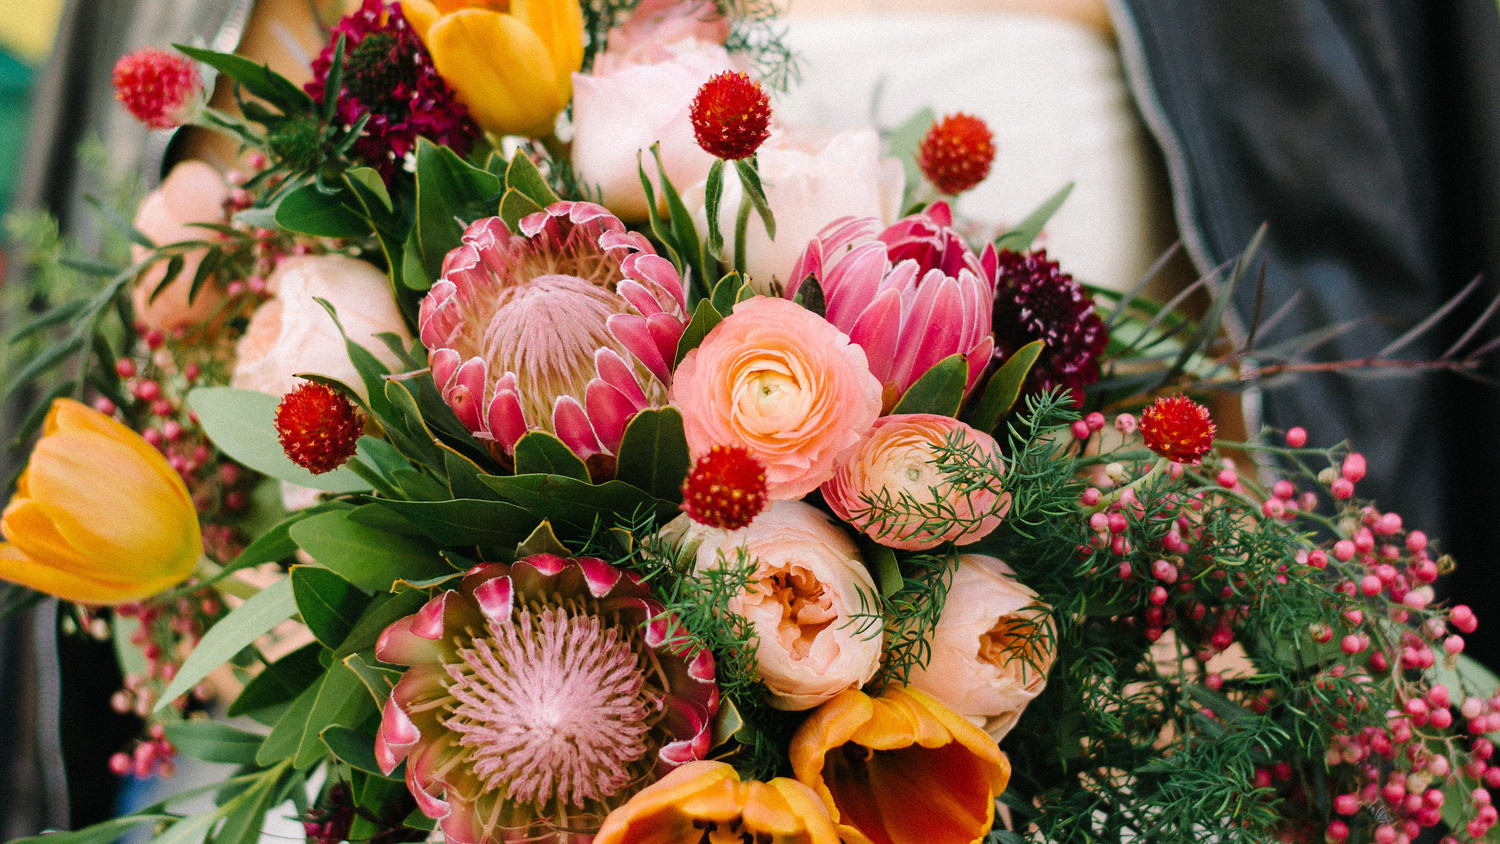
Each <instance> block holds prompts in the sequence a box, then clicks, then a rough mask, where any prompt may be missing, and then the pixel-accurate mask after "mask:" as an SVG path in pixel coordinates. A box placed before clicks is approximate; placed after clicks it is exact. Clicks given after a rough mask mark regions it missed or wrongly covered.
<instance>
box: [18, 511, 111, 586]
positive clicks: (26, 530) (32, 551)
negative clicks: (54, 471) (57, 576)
mask: <svg viewBox="0 0 1500 844" xmlns="http://www.w3.org/2000/svg"><path fill="white" fill-rule="evenodd" d="M0 529H3V531H4V534H5V538H6V539H9V540H10V541H11V542H12V543H13V544H14V545H15V547H16V548H17V549H18V550H19V551H20V552H21V553H24V554H25V555H26V556H27V557H28V558H30V559H32V560H36V561H38V562H44V563H46V564H47V565H50V566H53V567H54V568H61V569H67V570H69V571H75V572H78V573H79V574H81V575H88V576H99V575H103V574H107V573H109V572H110V571H111V569H112V562H113V561H111V560H96V559H94V558H91V557H88V556H85V555H83V554H81V553H79V551H78V549H77V548H76V547H74V546H73V545H72V544H71V543H69V542H68V540H67V539H65V538H64V537H63V535H62V534H61V533H59V532H58V530H57V525H55V524H53V523H52V518H51V517H50V516H49V515H47V512H46V510H45V509H44V508H43V507H42V505H41V504H40V503H38V502H37V501H35V500H33V499H30V498H18V499H12V500H11V503H10V505H9V506H7V507H6V508H5V514H4V516H0Z"/></svg>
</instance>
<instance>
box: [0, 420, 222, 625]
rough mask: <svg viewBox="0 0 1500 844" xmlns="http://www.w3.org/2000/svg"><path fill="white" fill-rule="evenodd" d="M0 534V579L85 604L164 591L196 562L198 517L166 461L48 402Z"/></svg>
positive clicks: (117, 430)
mask: <svg viewBox="0 0 1500 844" xmlns="http://www.w3.org/2000/svg"><path fill="white" fill-rule="evenodd" d="M0 533H3V534H4V536H5V538H6V539H7V540H9V542H6V543H0V579H4V580H10V581H14V582H16V583H19V584H21V585H23V586H28V587H30V588H32V589H35V590H37V591H39V592H46V593H48V594H49V595H56V596H57V597H59V598H62V599H64V600H68V601H78V602H79V603H85V604H119V603H124V602H125V601H134V600H138V599H140V598H146V597H150V596H152V595H155V594H157V593H159V592H163V591H165V590H167V589H170V588H172V587H173V586H176V585H177V584H178V583H181V582H182V581H183V580H185V579H187V577H188V576H189V575H191V574H192V573H193V570H194V569H195V568H197V565H198V560H199V558H200V557H202V555H203V540H202V534H201V533H200V531H199V528H198V511H197V509H196V508H195V507H194V506H193V500H192V497H191V496H190V495H188V491H187V486H186V485H185V484H184V483H183V482H182V478H181V477H179V476H178V474H177V472H176V471H174V470H173V469H172V467H171V466H169V465H167V459H166V458H165V457H163V456H162V454H161V452H159V451H157V450H156V449H155V448H153V447H151V446H150V445H148V444H147V443H146V441H145V440H143V439H141V437H140V435H139V434H137V433H136V432H135V431H132V430H130V429H129V428H127V427H125V426H124V425H121V424H120V423H119V422H116V421H115V420H113V419H111V418H109V417H108V416H105V415H104V414H102V413H100V412H99V411H97V410H94V409H93V408H90V407H87V406H86V405H82V404H79V403H78V402H76V401H73V400H71V399H58V400H56V401H54V402H53V403H52V409H51V410H50V411H49V412H48V414H47V421H46V423H45V426H44V428H43V431H42V438H41V439H40V440H39V441H38V442H37V444H36V447H35V448H34V449H33V450H32V452H31V460H30V462H29V463H28V464H27V467H26V471H25V473H23V474H22V475H21V478H20V480H19V481H17V483H16V493H15V496H14V497H13V498H11V500H10V503H9V504H7V505H6V507H5V512H4V515H3V516H0Z"/></svg>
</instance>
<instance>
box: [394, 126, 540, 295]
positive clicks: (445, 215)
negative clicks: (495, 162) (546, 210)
mask: <svg viewBox="0 0 1500 844" xmlns="http://www.w3.org/2000/svg"><path fill="white" fill-rule="evenodd" d="M521 157H523V158H524V156H521ZM503 193H504V186H503V185H502V184H501V182H500V179H499V177H497V176H496V175H495V174H494V173H491V172H489V171H488V170H484V169H482V168H479V167H475V166H473V165H471V164H469V163H468V162H466V161H464V160H463V159H462V158H459V157H458V155H457V154H455V153H454V152H453V150H451V149H448V148H447V147H444V146H439V145H437V144H434V143H432V142H431V141H429V140H427V139H426V138H418V139H417V215H416V222H415V224H414V225H413V227H412V237H413V238H415V241H416V244H415V245H416V247H417V254H418V256H419V257H420V258H421V263H422V267H423V269H424V270H425V272H426V275H427V277H428V278H437V277H438V276H439V275H440V274H441V273H442V268H443V258H444V257H446V256H447V254H448V253H449V252H450V251H451V250H453V249H456V248H457V247H458V246H459V244H460V242H461V240H462V237H463V231H464V226H463V223H460V222H459V221H460V220H477V219H479V218H481V217H489V216H493V215H494V214H495V212H496V211H497V210H498V209H499V207H500V197H501V195H502V194H503ZM408 248H410V242H409V243H408Z"/></svg>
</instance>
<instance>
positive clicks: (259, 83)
mask: <svg viewBox="0 0 1500 844" xmlns="http://www.w3.org/2000/svg"><path fill="white" fill-rule="evenodd" d="M172 46H173V47H176V48H177V49H178V50H180V51H181V52H182V53H183V54H184V55H186V56H188V57H190V58H193V59H197V60H198V61H200V62H203V63H204V64H206V65H208V66H209V67H212V68H214V69H215V70H217V71H219V72H221V73H223V74H224V75H225V76H228V77H229V78H230V79H233V80H234V81H235V82H238V83H239V84H240V85H242V86H244V88H245V90H246V91H249V92H250V93H252V94H254V95H255V96H257V97H260V98H261V99H263V100H265V101H266V102H268V103H270V104H271V105H274V106H276V107H277V108H279V109H281V111H282V113H284V114H288V115H291V114H299V113H304V114H312V113H313V100H312V97H310V96H308V95H307V94H306V92H304V91H303V90H302V89H301V88H299V87H298V86H297V85H296V84H295V83H293V82H292V81H290V80H288V79H287V78H286V77H284V76H282V75H281V74H279V73H276V72H274V71H272V70H271V69H270V68H269V67H267V66H266V65H263V64H256V63H255V62H253V61H251V60H249V59H246V58H241V57H240V56H236V55H232V54H230V53H219V52H215V51H213V50H205V49H201V48H199V47H188V46H186V45H183V44H173V45H172Z"/></svg>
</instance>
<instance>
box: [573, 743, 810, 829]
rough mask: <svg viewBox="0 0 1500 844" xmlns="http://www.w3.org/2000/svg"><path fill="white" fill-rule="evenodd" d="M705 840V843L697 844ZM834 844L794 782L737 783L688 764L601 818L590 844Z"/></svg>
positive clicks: (706, 764)
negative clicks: (750, 843) (693, 843)
mask: <svg viewBox="0 0 1500 844" xmlns="http://www.w3.org/2000/svg"><path fill="white" fill-rule="evenodd" d="M705 835H706V836H707V837H706V838H705V837H704V836H705ZM699 840H703V841H707V842H710V844H730V842H733V844H738V842H740V841H759V842H767V844H838V840H839V837H838V833H836V832H834V829H833V822H832V821H830V820H829V819H828V813H827V811H825V810H824V808H823V806H822V804H821V803H819V801H818V796H817V795H816V794H814V793H813V791H812V789H810V788H808V787H807V786H805V785H803V784H802V783H800V782H797V781H796V780H790V779H787V778H785V777H777V778H776V779H773V780H771V781H770V782H759V781H757V780H751V781H750V782H740V776H739V774H737V773H735V770H734V768H733V767H732V766H730V765H726V764H725V763H723V762H710V761H699V762H689V763H687V764H686V765H683V766H681V767H679V768H677V769H676V770H674V771H672V772H671V773H670V774H667V775H666V776H664V777H662V778H661V779H660V780H657V781H656V782H655V783H652V784H651V785H649V786H647V787H646V788H645V789H644V790H642V791H641V792H640V793H638V794H636V795H635V796H634V797H632V798H630V800H629V801H627V802H626V803H625V804H624V805H622V806H620V807H619V808H617V809H615V810H614V811H613V812H610V813H609V817H607V818H605V819H604V826H602V827H600V829H599V834H598V835H596V836H594V844H677V842H681V841H699Z"/></svg>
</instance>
